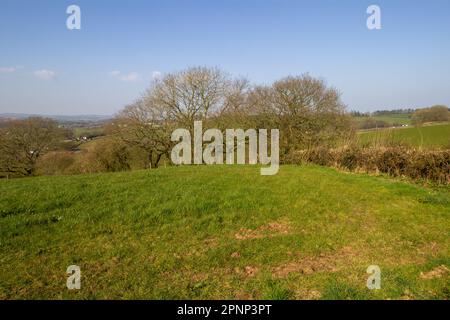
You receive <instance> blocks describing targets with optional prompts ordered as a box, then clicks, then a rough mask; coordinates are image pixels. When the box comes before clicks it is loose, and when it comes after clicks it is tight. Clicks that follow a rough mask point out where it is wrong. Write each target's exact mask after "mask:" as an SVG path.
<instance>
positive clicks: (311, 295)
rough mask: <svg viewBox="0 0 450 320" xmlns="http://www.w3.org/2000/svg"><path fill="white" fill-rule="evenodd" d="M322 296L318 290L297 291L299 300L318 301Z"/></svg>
mask: <svg viewBox="0 0 450 320" xmlns="http://www.w3.org/2000/svg"><path fill="white" fill-rule="evenodd" d="M321 297H322V294H321V293H320V292H319V291H317V290H306V289H299V290H296V291H295V298H296V299H297V300H318V299H320V298H321Z"/></svg>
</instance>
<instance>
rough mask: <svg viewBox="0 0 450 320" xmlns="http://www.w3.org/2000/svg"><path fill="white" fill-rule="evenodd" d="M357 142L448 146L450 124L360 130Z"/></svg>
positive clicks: (427, 146) (424, 146) (449, 143)
mask: <svg viewBox="0 0 450 320" xmlns="http://www.w3.org/2000/svg"><path fill="white" fill-rule="evenodd" d="M358 138H359V142H360V143H361V144H363V145H379V144H386V143H391V144H406V145H409V146H413V147H421V148H429V149H432V148H448V147H449V146H450V124H449V123H438V124H432V125H426V126H420V127H406V128H395V129H379V130H370V131H361V132H359V133H358Z"/></svg>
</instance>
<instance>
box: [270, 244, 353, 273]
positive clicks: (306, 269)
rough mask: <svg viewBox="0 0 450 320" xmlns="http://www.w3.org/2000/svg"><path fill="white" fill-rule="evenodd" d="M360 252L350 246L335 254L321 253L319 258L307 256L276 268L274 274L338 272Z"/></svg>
mask: <svg viewBox="0 0 450 320" xmlns="http://www.w3.org/2000/svg"><path fill="white" fill-rule="evenodd" d="M357 255H358V251H357V250H355V249H353V248H352V247H350V246H346V247H343V248H341V249H340V250H338V251H336V252H333V253H321V254H319V255H318V256H305V257H303V258H300V259H299V260H297V261H292V262H288V263H285V264H282V265H280V266H277V267H275V268H274V269H273V270H272V274H273V275H274V276H276V277H281V278H282V277H286V276H287V275H289V274H290V273H292V272H295V273H301V274H312V273H314V272H319V271H329V272H337V271H339V270H340V268H341V267H343V266H345V264H346V262H348V261H349V260H353V259H354V258H355V257H356V256H357Z"/></svg>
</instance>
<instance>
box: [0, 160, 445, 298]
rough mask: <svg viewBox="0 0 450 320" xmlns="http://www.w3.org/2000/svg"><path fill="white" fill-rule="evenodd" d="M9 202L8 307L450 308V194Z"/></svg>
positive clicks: (225, 190)
mask: <svg viewBox="0 0 450 320" xmlns="http://www.w3.org/2000/svg"><path fill="white" fill-rule="evenodd" d="M0 193H1V202H0V268H1V273H0V299H11V298H32V299H37V298H64V299H91V298H95V299H103V298H153V299H157V298H162V299H167V298H174V299H181V298H200V299H203V298H221V299H222V298H223V299H232V298H238V299H266V298H267V299H269V298H270V299H319V298H321V299H376V298H393V299H397V298H399V299H400V298H401V299H411V298H415V299H435V298H441V299H448V298H449V297H450V288H449V283H450V282H449V272H448V271H449V269H448V268H450V243H449V232H450V192H449V190H448V189H435V190H431V189H427V188H424V187H420V186H417V185H412V184H408V183H406V182H401V181H394V180H391V179H388V178H384V177H374V176H368V175H364V174H348V173H342V172H338V171H336V170H334V169H330V168H322V167H316V166H301V167H300V166H282V167H281V168H280V171H279V173H278V174H277V175H275V176H260V174H259V168H258V167H256V166H200V167H192V166H191V167H168V168H160V169H157V170H149V171H136V172H124V173H111V174H95V175H79V176H55V177H36V178H24V179H16V180H2V181H0ZM73 264H75V265H78V266H80V268H81V275H82V279H81V290H74V291H69V290H68V289H67V288H66V278H67V275H66V269H67V267H68V266H69V265H73ZM369 265H378V266H379V267H380V268H381V289H380V290H369V289H367V288H366V280H367V277H368V274H366V269H367V267H368V266H369Z"/></svg>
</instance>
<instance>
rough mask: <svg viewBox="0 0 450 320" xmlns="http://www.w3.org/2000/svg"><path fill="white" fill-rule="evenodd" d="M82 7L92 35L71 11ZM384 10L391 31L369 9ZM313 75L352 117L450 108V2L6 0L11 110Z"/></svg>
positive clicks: (3, 100)
mask: <svg viewBox="0 0 450 320" xmlns="http://www.w3.org/2000/svg"><path fill="white" fill-rule="evenodd" d="M71 4H76V5H78V6H80V8H81V15H82V16H81V21H82V22H81V30H72V31H70V30H68V29H67V28H66V19H67V17H68V14H66V8H67V7H68V6H69V5H71ZM371 4H377V5H379V6H380V8H381V23H382V29H381V30H372V31H371V30H368V29H367V27H366V19H367V17H368V14H367V13H366V9H367V7H368V6H369V5H371ZM196 65H206V66H217V67H220V68H222V69H223V70H225V71H227V72H229V73H231V74H233V75H240V76H246V77H248V78H249V79H250V80H251V81H252V82H253V83H255V84H264V83H270V82H272V81H274V80H277V79H279V78H281V77H283V76H286V75H297V74H302V73H306V72H308V73H310V74H311V75H313V76H316V77H320V78H323V79H325V80H326V82H327V83H328V84H329V85H331V86H334V87H336V88H338V89H339V90H340V91H341V92H342V99H343V101H344V103H346V104H347V105H348V108H349V109H354V110H361V111H368V110H376V109H390V108H399V107H423V106H428V105H432V104H447V105H450V1H448V0H434V1H433V0H431V1H411V0H409V1H406V0H390V1H379V0H371V1H366V0H315V1H313V0H311V1H300V0H295V1H294V0H292V1H286V0H279V1H275V0H271V1H268V0H267V1H266V0H260V1H254V0H239V1H238V0H227V1H225V0H214V1H211V0H209V1H203V0H202V1H200V0H185V1H181V0H179V1H174V0H158V1H141V0H131V1H120V0H109V1H106V0H88V1H84V0H83V1H81V0H72V1H64V0H53V1H51V0H48V1H44V0H35V1H23V0H2V1H1V4H0V113H2V112H23V113H41V114H114V113H115V112H117V111H118V110H120V109H121V108H122V107H123V106H124V105H126V104H128V103H130V102H132V101H133V100H134V99H136V98H137V97H139V95H140V94H141V93H142V92H143V91H144V90H145V89H146V88H147V87H148V86H149V84H150V81H151V79H152V74H153V73H154V72H161V73H166V72H172V71H177V70H181V69H184V68H187V67H190V66H196Z"/></svg>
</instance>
